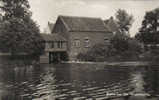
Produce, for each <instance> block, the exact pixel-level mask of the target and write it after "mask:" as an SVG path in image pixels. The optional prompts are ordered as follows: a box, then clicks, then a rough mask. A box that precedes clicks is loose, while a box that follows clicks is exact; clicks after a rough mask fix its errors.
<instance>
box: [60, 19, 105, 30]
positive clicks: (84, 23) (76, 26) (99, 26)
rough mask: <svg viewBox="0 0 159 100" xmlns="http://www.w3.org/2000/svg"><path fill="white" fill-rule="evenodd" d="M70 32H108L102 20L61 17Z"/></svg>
mask: <svg viewBox="0 0 159 100" xmlns="http://www.w3.org/2000/svg"><path fill="white" fill-rule="evenodd" d="M59 18H60V19H61V20H62V21H63V23H64V24H65V26H66V27H67V28H68V29H69V31H91V32H107V31H108V29H107V28H106V26H105V24H104V21H103V20H102V19H100V18H91V17H75V16H59Z"/></svg>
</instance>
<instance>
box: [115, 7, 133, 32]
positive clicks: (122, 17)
mask: <svg viewBox="0 0 159 100" xmlns="http://www.w3.org/2000/svg"><path fill="white" fill-rule="evenodd" d="M115 17H116V22H117V25H118V32H120V33H123V34H125V35H129V29H130V27H131V25H132V23H133V21H134V19H133V16H132V15H129V14H128V13H127V12H126V11H125V10H123V9H119V10H118V11H117V12H116V16H115Z"/></svg>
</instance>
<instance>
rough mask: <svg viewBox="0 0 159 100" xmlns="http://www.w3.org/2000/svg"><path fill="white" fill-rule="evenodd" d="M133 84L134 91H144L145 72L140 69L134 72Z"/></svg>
mask: <svg viewBox="0 0 159 100" xmlns="http://www.w3.org/2000/svg"><path fill="white" fill-rule="evenodd" d="M132 83H133V84H132V85H133V86H134V91H133V92H134V93H144V84H145V82H144V80H143V74H142V72H141V70H140V71H137V72H134V73H133V74H132Z"/></svg>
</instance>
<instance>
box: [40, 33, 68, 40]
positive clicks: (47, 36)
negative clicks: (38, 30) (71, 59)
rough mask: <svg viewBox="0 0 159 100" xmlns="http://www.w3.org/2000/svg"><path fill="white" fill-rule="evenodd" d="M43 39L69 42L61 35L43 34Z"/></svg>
mask: <svg viewBox="0 0 159 100" xmlns="http://www.w3.org/2000/svg"><path fill="white" fill-rule="evenodd" d="M41 36H42V37H43V39H44V40H45V41H67V40H66V39H65V38H64V37H62V36H61V35H59V34H56V33H53V34H44V33H43V34H41Z"/></svg>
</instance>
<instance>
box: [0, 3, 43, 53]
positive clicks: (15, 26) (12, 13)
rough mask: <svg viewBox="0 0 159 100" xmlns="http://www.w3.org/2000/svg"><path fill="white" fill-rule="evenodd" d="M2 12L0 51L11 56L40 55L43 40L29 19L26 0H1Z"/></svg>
mask: <svg viewBox="0 0 159 100" xmlns="http://www.w3.org/2000/svg"><path fill="white" fill-rule="evenodd" d="M1 3H2V6H1V7H0V8H1V9H2V11H4V16H3V21H2V23H1V25H0V45H1V46H0V50H1V51H5V52H10V53H11V54H17V53H27V54H31V55H40V54H42V53H43V51H44V45H43V44H42V43H41V41H42V40H43V39H42V37H41V36H40V30H39V27H38V26H37V24H36V23H35V22H34V21H33V20H32V19H31V12H30V10H29V7H30V6H29V3H28V1H27V0H1Z"/></svg>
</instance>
